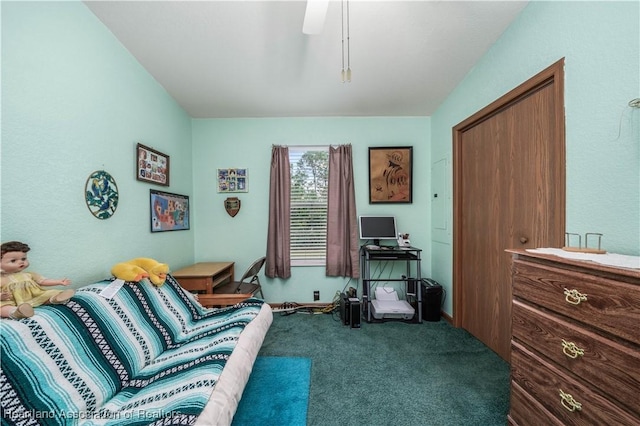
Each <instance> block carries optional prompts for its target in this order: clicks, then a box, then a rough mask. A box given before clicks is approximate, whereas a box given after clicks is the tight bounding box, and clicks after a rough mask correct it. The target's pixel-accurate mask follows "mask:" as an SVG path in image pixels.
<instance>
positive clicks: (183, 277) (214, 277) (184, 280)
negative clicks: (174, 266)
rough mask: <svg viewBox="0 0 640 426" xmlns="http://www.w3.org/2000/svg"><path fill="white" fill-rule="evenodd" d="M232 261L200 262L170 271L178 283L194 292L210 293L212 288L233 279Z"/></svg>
mask: <svg viewBox="0 0 640 426" xmlns="http://www.w3.org/2000/svg"><path fill="white" fill-rule="evenodd" d="M233 265H234V262H200V263H195V264H193V265H191V266H187V267H185V268H182V269H178V270H177V271H174V272H172V273H171V275H173V277H174V278H175V279H176V280H178V282H179V283H180V285H181V286H182V287H183V288H185V289H187V290H189V291H191V292H194V293H204V294H212V293H213V288H214V287H216V286H218V285H221V284H223V283H226V282H231V281H233V279H234V278H233Z"/></svg>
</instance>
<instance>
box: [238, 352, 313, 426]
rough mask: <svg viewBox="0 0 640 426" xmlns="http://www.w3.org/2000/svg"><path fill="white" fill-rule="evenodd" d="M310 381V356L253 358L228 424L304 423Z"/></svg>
mask: <svg viewBox="0 0 640 426" xmlns="http://www.w3.org/2000/svg"><path fill="white" fill-rule="evenodd" d="M310 383H311V359H310V358H288V357H258V358H256V362H255V363H254V365H253V370H252V371H251V375H250V376H249V381H248V382H247V386H246V387H245V389H244V393H243V394H242V398H241V399H240V403H239V404H238V410H237V411H236V414H235V416H234V417H233V422H232V423H231V424H232V425H233V426H254V425H287V426H297V425H300V426H304V425H306V424H307V408H308V405H309V385H310Z"/></svg>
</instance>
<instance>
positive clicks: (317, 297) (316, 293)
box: [313, 290, 320, 301]
mask: <svg viewBox="0 0 640 426" xmlns="http://www.w3.org/2000/svg"><path fill="white" fill-rule="evenodd" d="M313 300H314V301H316V300H320V290H314V292H313Z"/></svg>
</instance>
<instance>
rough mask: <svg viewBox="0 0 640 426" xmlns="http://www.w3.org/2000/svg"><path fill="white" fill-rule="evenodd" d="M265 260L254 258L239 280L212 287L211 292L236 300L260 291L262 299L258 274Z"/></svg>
mask: <svg viewBox="0 0 640 426" xmlns="http://www.w3.org/2000/svg"><path fill="white" fill-rule="evenodd" d="M266 260H267V258H266V257H261V258H260V259H258V260H256V261H255V262H253V263H252V264H251V266H249V269H247V271H246V272H245V273H244V275H242V278H240V281H231V282H229V283H226V284H223V285H221V286H217V287H214V288H213V294H214V295H218V296H220V298H225V297H227V296H228V298H229V299H230V300H237V299H238V298H241V299H246V298H249V297H252V296H255V295H256V294H257V293H260V298H262V299H264V294H263V293H262V286H261V285H260V279H259V278H258V274H259V273H260V271H261V270H262V267H263V266H264V263H265V261H266ZM201 296H203V295H201Z"/></svg>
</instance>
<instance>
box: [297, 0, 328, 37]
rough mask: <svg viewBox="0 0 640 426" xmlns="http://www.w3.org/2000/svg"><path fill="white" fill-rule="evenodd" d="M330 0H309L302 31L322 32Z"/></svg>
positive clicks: (311, 33) (310, 32)
mask: <svg viewBox="0 0 640 426" xmlns="http://www.w3.org/2000/svg"><path fill="white" fill-rule="evenodd" d="M328 6H329V0H307V10H306V11H305V13H304V22H303V24H302V32H303V33H304V34H309V35H313V34H320V33H321V32H322V28H323V27H324V20H325V18H326V16H327V7H328Z"/></svg>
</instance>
